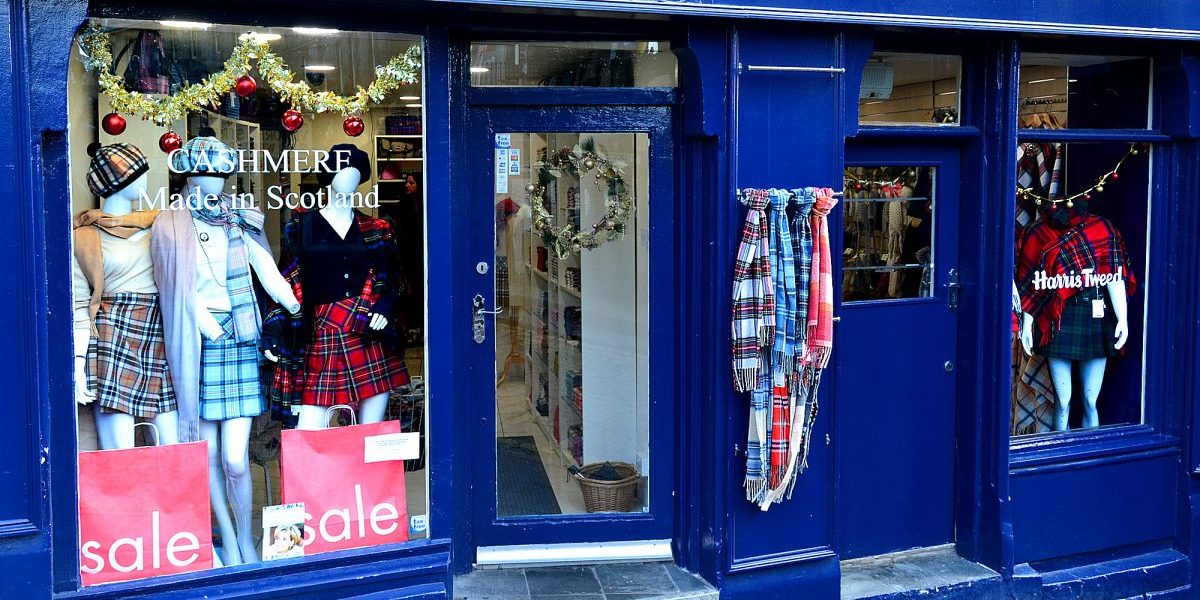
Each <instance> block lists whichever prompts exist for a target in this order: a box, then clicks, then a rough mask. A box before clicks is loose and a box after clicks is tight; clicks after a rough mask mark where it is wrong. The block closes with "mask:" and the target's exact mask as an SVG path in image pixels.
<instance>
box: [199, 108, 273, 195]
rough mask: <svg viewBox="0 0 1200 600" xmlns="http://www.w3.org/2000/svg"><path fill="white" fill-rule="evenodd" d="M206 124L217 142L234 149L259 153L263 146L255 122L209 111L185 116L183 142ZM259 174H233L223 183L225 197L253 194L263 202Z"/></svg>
mask: <svg viewBox="0 0 1200 600" xmlns="http://www.w3.org/2000/svg"><path fill="white" fill-rule="evenodd" d="M205 124H207V125H208V126H209V127H212V129H213V131H214V132H216V136H217V139H219V140H221V141H222V142H225V143H226V144H228V145H229V147H230V148H233V149H234V150H246V151H252V150H260V149H262V147H263V143H262V129H261V128H260V127H259V125H258V123H251V122H250V121H242V120H239V119H234V118H231V117H226V116H224V115H221V114H218V113H215V112H212V111H208V110H205V111H201V112H193V113H189V114H188V118H187V135H186V136H185V138H186V139H191V138H194V137H196V136H198V135H200V128H201V127H203V126H204V125H205ZM264 189H265V188H264V187H263V174H262V173H261V172H244V171H241V170H239V171H238V173H237V174H236V175H234V176H233V177H230V178H229V179H228V180H227V181H226V182H225V193H227V194H235V193H236V194H243V193H249V194H253V196H254V198H256V199H257V200H259V201H260V202H264V201H265V200H266V198H265V196H264V195H263V191H264Z"/></svg>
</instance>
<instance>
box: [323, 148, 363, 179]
mask: <svg viewBox="0 0 1200 600" xmlns="http://www.w3.org/2000/svg"><path fill="white" fill-rule="evenodd" d="M346 168H353V169H358V172H359V174H360V175H361V176H362V180H361V181H364V182H365V181H367V180H369V179H371V157H370V156H368V155H367V153H366V152H364V151H363V149H362V148H359V147H358V146H355V145H354V144H338V145H336V146H334V147H332V148H330V149H329V157H328V158H327V159H325V160H324V161H322V163H321V168H320V169H318V170H317V183H318V184H320V186H321V187H325V186H327V185H329V184H330V183H333V176H334V175H336V174H337V172H338V171H340V170H342V169H346Z"/></svg>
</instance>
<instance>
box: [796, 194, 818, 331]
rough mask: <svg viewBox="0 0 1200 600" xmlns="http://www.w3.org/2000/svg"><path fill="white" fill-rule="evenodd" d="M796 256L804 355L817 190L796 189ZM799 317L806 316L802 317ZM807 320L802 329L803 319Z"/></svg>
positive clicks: (797, 297) (797, 302)
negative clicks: (814, 205) (813, 215)
mask: <svg viewBox="0 0 1200 600" xmlns="http://www.w3.org/2000/svg"><path fill="white" fill-rule="evenodd" d="M792 194H793V199H792V202H793V204H794V205H795V209H794V210H793V211H792V256H794V257H795V262H796V314H797V315H798V316H797V326H796V330H797V331H796V346H797V348H796V350H797V354H801V355H802V354H804V349H805V347H806V344H807V342H808V293H809V282H810V281H812V257H813V237H812V221H811V220H810V215H811V214H812V207H813V203H814V202H816V200H817V188H812V187H806V188H802V189H795V190H792ZM799 315H803V317H800V316H799ZM800 318H803V319H804V325H803V326H801V325H800V323H799V319H800Z"/></svg>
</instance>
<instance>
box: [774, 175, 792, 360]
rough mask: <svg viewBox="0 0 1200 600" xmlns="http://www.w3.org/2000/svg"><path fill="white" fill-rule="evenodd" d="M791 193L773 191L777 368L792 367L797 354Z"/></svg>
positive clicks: (775, 352)
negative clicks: (790, 221)
mask: <svg viewBox="0 0 1200 600" xmlns="http://www.w3.org/2000/svg"><path fill="white" fill-rule="evenodd" d="M791 196H792V194H791V192H789V191H787V190H775V189H773V190H770V191H769V196H768V197H769V207H770V212H769V216H770V222H771V227H770V235H771V246H770V247H771V279H772V280H773V281H774V282H775V341H774V344H773V345H772V359H773V362H774V366H775V368H776V369H778V370H780V371H782V372H784V373H787V372H790V371H791V370H792V362H793V360H794V359H795V356H796V346H797V344H796V331H797V330H798V329H799V328H798V327H797V326H796V315H797V313H796V263H795V260H794V258H793V253H792V233H791V231H790V229H791V227H790V224H789V223H788V215H787V209H788V204H789V200H790V198H791Z"/></svg>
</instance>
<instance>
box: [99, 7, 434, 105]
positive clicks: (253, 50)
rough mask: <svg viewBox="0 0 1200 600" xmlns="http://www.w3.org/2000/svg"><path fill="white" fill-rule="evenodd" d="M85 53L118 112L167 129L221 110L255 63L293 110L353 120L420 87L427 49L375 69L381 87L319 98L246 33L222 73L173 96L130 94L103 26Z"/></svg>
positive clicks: (374, 84)
mask: <svg viewBox="0 0 1200 600" xmlns="http://www.w3.org/2000/svg"><path fill="white" fill-rule="evenodd" d="M79 52H80V54H81V55H82V57H83V66H84V68H85V69H87V70H89V71H92V72H94V73H96V74H97V75H98V76H99V83H100V90H101V91H102V92H103V93H104V94H105V95H107V96H108V97H109V100H110V103H111V105H112V108H113V110H114V111H115V112H118V113H125V114H131V115H133V114H136V115H141V116H142V118H143V119H146V120H149V121H153V122H154V123H155V124H157V125H160V126H163V127H169V126H170V124H171V123H172V122H174V121H178V120H180V119H183V118H184V117H186V116H187V113H188V112H191V111H197V110H201V109H203V108H206V107H207V108H215V107H217V106H219V105H220V103H221V97H222V96H224V95H225V94H228V93H229V92H230V91H231V90H233V87H234V84H235V83H236V82H237V80H238V78H239V77H241V76H242V75H248V74H249V73H250V70H251V63H255V64H256V66H257V67H258V74H259V78H260V80H261V82H262V83H265V84H266V85H267V86H268V87H270V89H272V90H274V91H275V92H277V93H278V94H279V97H280V98H281V99H282V100H283V101H284V102H286V103H288V104H290V105H291V107H292V108H294V109H296V110H299V111H314V112H319V113H320V112H327V111H332V112H336V113H339V114H341V115H342V116H347V117H348V116H351V115H359V114H362V113H363V112H364V111H365V110H367V106H368V103H370V104H378V103H380V102H382V101H383V100H384V98H386V97H387V95H388V94H390V93H391V92H393V91H395V90H396V88H399V87H400V86H401V85H402V84H412V83H416V82H417V80H418V75H419V73H420V71H421V49H420V47H419V46H415V45H414V46H412V47H411V48H409V49H408V50H407V51H405V52H404V53H403V54H400V55H398V56H394V57H392V59H391V60H389V61H388V62H387V64H385V65H381V66H377V67H375V75H376V79H375V81H373V82H371V84H370V85H368V86H367V87H366V88H363V87H362V86H358V91H356V92H355V93H354V94H353V95H351V96H342V95H339V94H335V93H333V92H329V91H323V92H315V91H313V89H312V87H310V86H309V85H308V84H307V83H304V82H303V81H293V79H294V78H295V74H293V73H292V72H291V70H289V69H288V68H287V64H285V63H284V62H283V59H282V58H280V57H279V55H277V54H275V53H274V52H271V48H270V46H269V44H267V42H266V41H264V40H262V39H259V38H257V37H256V36H254V35H253V34H249V33H246V34H242V35H241V36H239V37H238V43H237V45H236V46H234V48H233V53H232V54H230V56H229V58H228V59H227V60H226V61H225V65H224V68H223V69H222V70H221V71H218V72H216V73H213V74H212V75H209V76H208V77H207V78H206V79H204V80H203V81H201V82H200V83H195V84H192V85H189V86H187V87H184V88H183V89H181V90H179V92H177V93H175V94H173V95H169V96H167V95H148V94H141V93H138V92H131V91H129V90H126V89H125V87H124V81H123V78H122V77H120V76H118V75H116V74H115V73H113V64H112V62H113V54H112V45H111V42H110V40H109V36H108V33H106V32H105V31H104V30H103V29H101V28H100V26H99V25H96V24H92V25H90V26H89V27H88V29H87V30H86V31H85V32H84V33H83V35H81V36H80V38H79Z"/></svg>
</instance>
